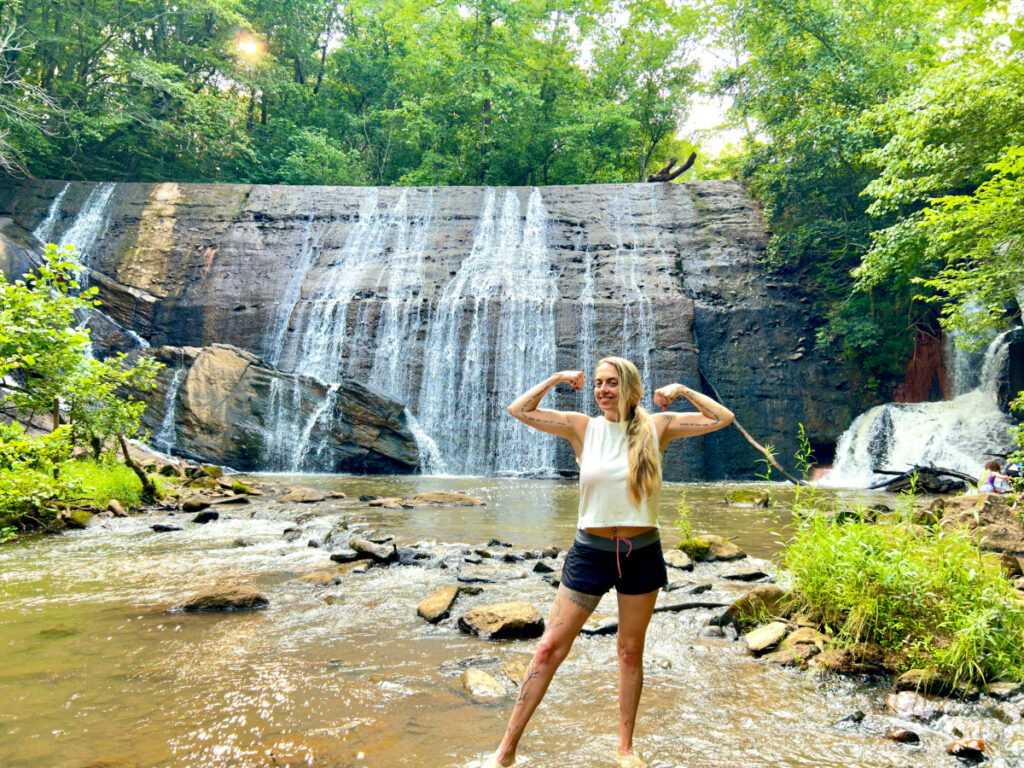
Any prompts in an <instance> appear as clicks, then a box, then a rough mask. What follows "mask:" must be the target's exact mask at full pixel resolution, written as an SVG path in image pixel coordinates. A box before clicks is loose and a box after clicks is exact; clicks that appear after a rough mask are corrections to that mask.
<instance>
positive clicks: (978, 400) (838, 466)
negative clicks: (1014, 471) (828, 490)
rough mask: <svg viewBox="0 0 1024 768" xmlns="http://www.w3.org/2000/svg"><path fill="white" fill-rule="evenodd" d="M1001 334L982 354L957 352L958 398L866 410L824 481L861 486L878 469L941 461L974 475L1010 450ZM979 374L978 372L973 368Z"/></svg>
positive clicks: (843, 441)
mask: <svg viewBox="0 0 1024 768" xmlns="http://www.w3.org/2000/svg"><path fill="white" fill-rule="evenodd" d="M1007 333H1009V332H1008V331H1007V332H1006V333H1003V334H1000V335H999V336H997V337H996V338H995V339H993V340H992V342H991V343H990V344H989V345H988V348H987V349H986V350H985V353H984V355H983V356H982V357H981V365H980V370H979V367H978V366H977V362H976V361H977V358H976V357H973V358H972V356H971V355H969V354H958V355H954V356H953V358H952V360H953V367H954V372H953V378H954V382H956V384H957V386H958V387H966V386H969V383H970V382H973V381H977V385H976V386H975V387H974V388H972V389H969V390H967V391H962V392H958V393H957V395H956V397H954V398H953V399H952V400H948V401H943V402H934V403H886V404H885V405H879V406H875V407H874V408H871V409H870V410H868V411H865V412H864V413H862V414H861V415H860V416H858V417H857V418H856V419H854V421H853V423H852V424H851V425H850V428H849V429H847V430H846V432H844V433H843V435H842V437H840V438H839V443H838V445H837V447H836V461H835V465H834V466H833V469H832V470H831V472H829V474H828V475H827V477H826V478H824V479H823V480H822V484H823V485H828V486H832V487H847V488H861V487H866V486H868V485H871V484H872V483H874V482H877V481H878V479H879V477H878V475H876V474H875V470H877V469H890V470H904V469H908V468H909V467H910V466H912V465H914V464H921V465H927V464H929V463H933V464H935V466H938V467H945V468H948V469H956V470H959V471H961V472H965V473H967V474H970V475H974V476H976V477H977V476H978V475H980V474H981V471H982V468H983V465H984V464H985V462H986V461H989V460H991V459H992V454H1005V453H1006V451H1007V448H1008V447H1009V444H1010V438H1009V435H1008V432H1007V430H1008V429H1009V428H1010V427H1011V425H1012V421H1011V420H1010V418H1009V417H1008V416H1007V415H1006V414H1004V413H1003V412H1002V411H1001V410H999V406H998V404H997V401H996V387H997V385H998V375H999V371H1000V370H1001V369H1002V366H1003V365H1004V364H1005V361H1006V355H1007V352H1008V347H1007V344H1006V335H1007ZM971 368H973V370H974V371H976V372H977V373H976V374H974V375H972V374H970V373H968V370H969V369H971Z"/></svg>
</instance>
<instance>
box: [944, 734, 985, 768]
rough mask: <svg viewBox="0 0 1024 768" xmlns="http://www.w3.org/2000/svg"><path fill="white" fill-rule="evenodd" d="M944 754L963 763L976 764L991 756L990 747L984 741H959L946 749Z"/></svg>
mask: <svg viewBox="0 0 1024 768" xmlns="http://www.w3.org/2000/svg"><path fill="white" fill-rule="evenodd" d="M946 752H948V753H949V754H951V755H953V757H956V758H959V759H960V760H963V761H964V762H965V763H970V764H977V763H980V762H983V761H985V760H988V759H989V758H990V757H991V756H992V747H990V746H989V744H988V742H987V741H985V740H984V739H960V740H959V741H954V742H953V743H952V744H950V745H949V746H948V747H946Z"/></svg>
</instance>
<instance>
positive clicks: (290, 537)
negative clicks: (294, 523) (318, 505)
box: [281, 528, 302, 542]
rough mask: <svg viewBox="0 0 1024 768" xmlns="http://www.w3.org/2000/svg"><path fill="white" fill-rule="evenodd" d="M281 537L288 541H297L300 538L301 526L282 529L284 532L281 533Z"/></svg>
mask: <svg viewBox="0 0 1024 768" xmlns="http://www.w3.org/2000/svg"><path fill="white" fill-rule="evenodd" d="M281 537H282V538H283V539H284V540H285V541H288V542H292V541H298V540H299V539H301V538H302V529H301V528H285V529H284V533H282V534H281Z"/></svg>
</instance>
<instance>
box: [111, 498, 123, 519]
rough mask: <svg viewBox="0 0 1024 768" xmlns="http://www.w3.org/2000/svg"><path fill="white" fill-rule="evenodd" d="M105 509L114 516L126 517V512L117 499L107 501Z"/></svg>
mask: <svg viewBox="0 0 1024 768" xmlns="http://www.w3.org/2000/svg"><path fill="white" fill-rule="evenodd" d="M107 511H108V512H110V513H111V514H112V515H113V516H114V517H128V513H127V512H125V511H124V507H122V506H121V502H119V501H118V500H117V499H111V500H110V501H109V502H107Z"/></svg>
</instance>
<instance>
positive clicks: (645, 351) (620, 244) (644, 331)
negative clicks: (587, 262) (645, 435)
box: [612, 185, 656, 409]
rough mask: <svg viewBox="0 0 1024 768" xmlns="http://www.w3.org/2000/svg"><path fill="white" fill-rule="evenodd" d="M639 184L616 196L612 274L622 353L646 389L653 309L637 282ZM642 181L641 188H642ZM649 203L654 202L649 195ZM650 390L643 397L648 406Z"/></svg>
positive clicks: (652, 346) (613, 211)
mask: <svg viewBox="0 0 1024 768" xmlns="http://www.w3.org/2000/svg"><path fill="white" fill-rule="evenodd" d="M637 186H639V185H630V186H624V187H622V188H621V189H620V190H619V192H618V194H617V195H616V197H615V202H614V205H613V209H612V217H613V221H614V228H615V240H616V248H615V276H616V279H617V280H618V283H619V285H620V287H621V289H622V307H623V315H622V342H621V343H622V347H621V350H622V351H621V353H620V354H621V355H622V357H624V358H626V359H627V360H630V361H632V362H633V364H634V365H636V367H637V368H639V369H640V374H641V376H643V381H644V382H645V383H647V385H648V390H650V389H651V387H653V386H654V384H653V381H654V380H653V378H652V370H651V354H652V352H653V350H654V343H655V342H654V310H653V308H652V306H651V300H650V299H649V298H648V297H647V295H646V293H645V292H644V290H643V288H642V287H641V285H640V278H639V272H640V270H641V266H640V257H639V246H640V232H639V230H638V228H637V224H636V214H635V213H634V203H633V200H632V197H633V193H634V190H636V188H637ZM645 186H650V185H644V186H641V187H640V188H641V189H643V188H644V187H645ZM651 204H652V205H654V204H656V201H655V200H654V199H653V198H652V200H651ZM650 399H651V394H650V391H648V392H647V397H646V398H645V401H646V402H647V407H648V409H650V408H651V403H650Z"/></svg>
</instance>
